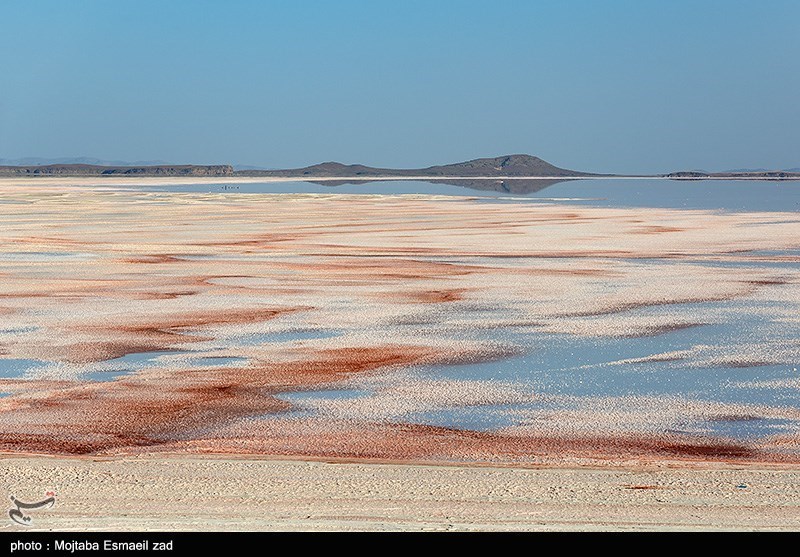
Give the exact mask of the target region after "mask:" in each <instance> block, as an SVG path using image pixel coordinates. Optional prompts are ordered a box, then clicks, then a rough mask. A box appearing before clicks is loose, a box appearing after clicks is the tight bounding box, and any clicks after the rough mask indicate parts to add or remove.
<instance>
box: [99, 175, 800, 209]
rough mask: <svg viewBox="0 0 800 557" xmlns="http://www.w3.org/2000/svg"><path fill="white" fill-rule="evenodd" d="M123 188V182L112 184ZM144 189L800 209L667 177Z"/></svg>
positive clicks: (760, 195)
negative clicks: (444, 196) (427, 196)
mask: <svg viewBox="0 0 800 557" xmlns="http://www.w3.org/2000/svg"><path fill="white" fill-rule="evenodd" d="M114 187H115V188H119V186H114ZM133 189H137V190H139V189H140V190H143V191H173V192H203V193H248V194H253V193H272V194H274V193H314V194H336V193H341V194H364V195H380V194H384V195H404V194H415V195H450V196H465V195H466V196H471V197H480V198H487V199H495V198H496V199H507V198H514V200H515V201H521V200H523V199H528V200H532V201H536V200H539V201H551V200H559V201H568V202H570V203H582V204H588V205H596V206H602V207H660V208H676V209H712V210H713V209H719V210H726V211H800V182H792V181H788V182H770V181H747V180H706V181H680V180H664V179H569V180H536V179H503V180H474V179H463V180H458V179H455V180H435V181H419V180H387V181H361V182H358V181H341V180H324V181H318V182H252V183H238V184H223V183H217V184H214V183H208V182H202V183H197V184H183V185H164V186H133Z"/></svg>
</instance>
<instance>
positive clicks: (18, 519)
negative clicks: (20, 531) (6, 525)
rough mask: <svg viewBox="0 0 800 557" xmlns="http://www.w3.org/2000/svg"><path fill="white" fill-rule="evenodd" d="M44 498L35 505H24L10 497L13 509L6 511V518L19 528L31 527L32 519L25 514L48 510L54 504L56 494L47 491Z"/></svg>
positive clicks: (22, 502)
mask: <svg viewBox="0 0 800 557" xmlns="http://www.w3.org/2000/svg"><path fill="white" fill-rule="evenodd" d="M44 496H45V497H46V498H45V499H42V500H41V501H37V502H36V503H25V502H24V501H20V500H19V499H17V498H16V497H14V496H13V495H12V496H11V502H12V503H13V504H14V507H12V508H10V509H9V510H8V518H10V519H11V522H14V523H16V524H19V525H21V526H32V525H33V524H32V519H31V517H30V516H28V515H27V514H26V513H27V512H30V511H36V510H39V509H50V508H52V507H53V505H55V504H56V494H55V492H54V491H48V492H47V493H45V495H44Z"/></svg>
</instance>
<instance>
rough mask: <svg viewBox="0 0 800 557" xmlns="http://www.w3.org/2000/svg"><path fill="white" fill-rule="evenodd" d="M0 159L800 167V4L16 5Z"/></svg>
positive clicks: (0, 40)
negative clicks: (500, 159)
mask: <svg viewBox="0 0 800 557" xmlns="http://www.w3.org/2000/svg"><path fill="white" fill-rule="evenodd" d="M0 22H1V23H0V28H1V29H2V32H0V158H17V157H68V156H89V157H97V158H103V159H123V160H141V159H162V160H168V161H172V162H187V163H189V162H191V163H217V162H230V163H239V164H260V165H266V166H271V167H290V166H301V165H306V164H310V163H315V162H320V161H324V160H338V161H342V162H348V163H351V162H363V163H366V164H372V165H380V166H400V167H415V166H423V165H429V164H435V163H444V162H454V161H459V160H465V159H470V158H475V157H481V156H495V155H500V154H506V153H531V154H535V155H538V156H541V157H542V158H544V159H546V160H549V161H551V162H553V163H555V164H558V165H561V166H565V167H570V168H576V169H582V170H593V171H599V172H606V171H618V172H660V171H667V170H676V169H688V168H704V169H708V170H717V169H726V168H737V167H769V168H786V167H796V166H800V2H798V1H797V0H785V1H777V0H775V1H771V0H753V1H750V2H745V1H737V0H718V1H711V0H690V1H681V0H671V1H666V0H665V1H656V0H629V1H622V0H618V1H614V0H606V1H603V2H601V1H597V0H586V1H568V0H567V1H565V0H553V1H541V2H537V1H533V0H529V1H516V2H515V1H498V0H491V1H490V0H486V1H468V0H459V1H455V0H454V1H443V0H442V1H436V0H422V1H409V0H403V1H399V0H391V1H381V0H363V1H355V0H351V1H347V0H337V1H314V2H312V1H299V0H298V1H290V0H286V1H272V2H267V1H263V2H256V1H253V2H246V1H238V2H237V1H231V0H228V1H225V2H222V1H217V2H203V1H197V0H193V1H185V2H181V1H177V0H170V1H164V0H158V1H153V2H151V1H145V0H135V1H122V0H115V1H81V0H75V1H70V2H64V1H62V0H54V1H48V2H46V1H36V0H25V1H23V0H19V1H17V0H0Z"/></svg>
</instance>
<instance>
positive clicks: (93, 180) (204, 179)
mask: <svg viewBox="0 0 800 557" xmlns="http://www.w3.org/2000/svg"><path fill="white" fill-rule="evenodd" d="M441 180H456V181H457V180H465V181H466V180H487V181H492V180H493V181H514V180H526V181H527V180H543V181H551V180H559V181H565V182H567V181H577V180H655V181H673V182H704V181H744V182H750V181H756V182H798V181H800V178H764V177H752V178H750V177H747V178H744V177H717V176H709V177H706V178H670V177H667V176H371V177H364V176H319V177H314V176H135V175H132V176H117V175H114V176H0V186H17V185H31V184H39V185H71V186H83V185H86V186H94V185H120V184H125V185H128V184H130V183H132V182H135V183H136V185H137V186H148V185H173V184H174V185H186V184H202V183H208V184H259V183H273V182H342V181H347V182H364V183H367V182H409V181H420V182H430V181H441Z"/></svg>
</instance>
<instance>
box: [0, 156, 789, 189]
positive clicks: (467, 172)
mask: <svg viewBox="0 0 800 557" xmlns="http://www.w3.org/2000/svg"><path fill="white" fill-rule="evenodd" d="M797 170H798V169H790V170H755V171H728V172H704V171H695V170H693V171H680V172H672V173H669V174H654V175H645V176H631V175H625V174H598V173H591V172H581V171H577V170H569V169H565V168H560V167H558V166H555V165H552V164H550V163H549V162H547V161H545V160H542V159H540V158H539V157H535V156H533V155H505V156H502V157H493V158H482V159H474V160H470V161H466V162H459V163H455V164H445V165H437V166H429V167H426V168H409V169H399V168H376V167H372V166H365V165H362V164H342V163H339V162H324V163H320V164H315V165H312V166H306V167H303V168H291V169H283V170H261V169H243V170H235V169H234V167H233V166H232V165H228V164H217V165H172V164H157V165H136V166H122V165H120V166H108V165H100V164H67V163H56V164H29V165H5V166H1V165H0V177H24V176H30V177H36V176H63V177H84V176H155V177H169V176H186V177H253V178H257V177H265V178H273V179H275V178H287V179H307V180H308V181H317V180H319V181H321V182H322V181H324V182H325V183H327V184H328V185H335V184H336V183H345V182H359V181H370V180H376V179H381V178H388V179H403V178H406V179H430V180H432V181H444V180H451V179H456V180H458V179H470V180H480V179H489V180H497V179H511V180H520V179H533V180H536V179H541V180H546V179H550V180H554V179H555V180H569V179H580V178H667V179H672V180H710V179H727V180H800V171H797ZM503 187H506V186H503ZM491 189H494V187H492V188H491Z"/></svg>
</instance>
